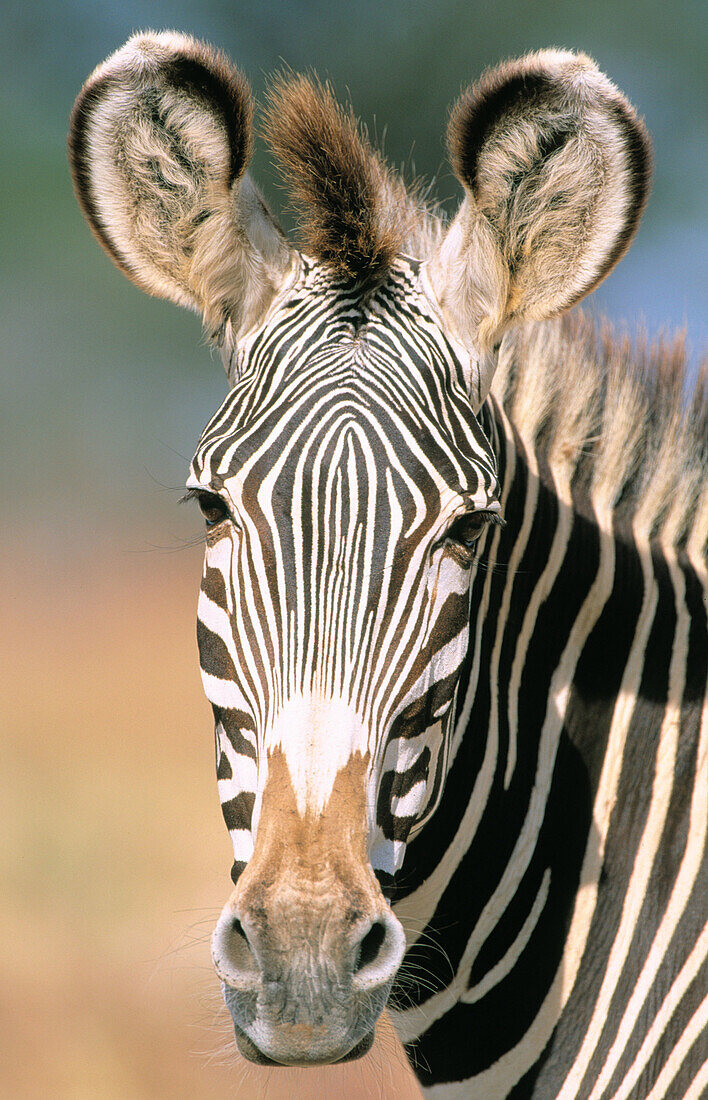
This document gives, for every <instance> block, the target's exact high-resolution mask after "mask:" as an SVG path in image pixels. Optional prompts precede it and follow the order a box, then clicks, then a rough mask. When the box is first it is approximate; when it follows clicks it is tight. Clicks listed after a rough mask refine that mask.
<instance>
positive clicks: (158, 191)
mask: <svg viewBox="0 0 708 1100" xmlns="http://www.w3.org/2000/svg"><path fill="white" fill-rule="evenodd" d="M252 114H253V108H252V102H251V95H250V91H249V88H248V85H247V83H246V81H245V80H244V79H243V77H242V76H241V75H240V73H239V72H238V71H237V70H235V69H234V68H232V66H231V65H230V64H229V62H228V61H227V60H226V58H225V57H224V56H223V55H222V54H220V53H217V52H216V51H215V50H212V49H211V48H210V47H209V46H206V45H205V44H204V43H201V42H197V41H195V40H194V39H193V38H189V37H187V36H186V35H181V34H174V33H172V32H165V33H162V34H154V33H152V32H149V33H146V34H138V35H135V36H133V37H132V38H131V39H130V40H129V41H128V42H127V43H126V44H125V46H123V47H122V49H120V50H118V52H117V53H115V54H113V55H112V56H111V57H109V58H108V60H107V61H104V63H103V64H102V65H99V67H98V68H97V69H96V70H95V72H94V73H93V74H92V75H91V76H90V77H89V79H88V80H87V82H86V84H85V85H84V87H83V89H82V90H81V93H80V94H79V96H78V98H77V100H76V103H75V104H74V110H73V112H72V116H71V127H70V133H69V159H70V163H71V171H72V176H73V180H74V187H75V189H76V194H77V197H78V200H79V203H80V205H81V208H82V210H83V213H84V215H85V217H86V219H87V221H88V223H89V225H90V226H91V229H92V230H93V232H94V234H95V235H96V237H97V238H98V240H99V242H100V243H101V245H103V247H104V248H105V250H106V252H107V253H108V254H109V256H110V257H111V259H112V260H113V261H114V262H115V263H116V264H117V266H118V267H119V268H120V269H121V270H122V271H124V272H125V274H126V275H127V276H128V277H129V278H130V279H132V280H133V281H134V282H135V283H137V284H138V286H140V287H142V288H143V290H147V291H148V292H149V293H151V294H157V295H159V296H160V297H163V298H169V299H171V300H172V301H174V302H177V303H179V304H180V305H184V306H188V307H190V308H192V309H195V310H197V311H199V312H200V313H202V314H203V317H204V321H205V324H206V325H207V327H208V328H209V330H210V332H211V334H212V335H218V334H219V333H221V332H223V329H224V327H225V326H226V325H227V324H230V325H231V326H232V327H233V331H234V332H236V333H237V332H238V331H239V329H241V330H243V329H245V328H249V327H250V326H251V325H252V324H254V323H255V322H256V321H257V320H258V318H259V316H260V315H262V313H263V312H264V311H265V309H266V308H267V306H268V304H269V302H270V300H271V299H272V297H273V294H274V293H275V292H276V291H277V290H278V288H279V286H280V285H281V284H282V282H283V280H284V278H285V274H286V272H287V271H288V269H289V267H290V265H291V261H292V254H291V252H290V249H289V248H288V246H287V245H286V243H285V241H284V238H283V236H282V234H281V233H280V230H279V229H278V228H277V226H276V225H275V223H274V221H273V219H272V218H271V217H270V215H269V213H268V211H267V210H266V207H265V205H264V204H263V202H262V200H261V199H260V197H259V195H258V193H257V192H256V190H255V188H254V186H253V184H252V183H251V182H250V181H249V179H248V177H247V176H245V175H244V170H245V168H246V165H247V163H248V160H249V157H250V153H251V140H252Z"/></svg>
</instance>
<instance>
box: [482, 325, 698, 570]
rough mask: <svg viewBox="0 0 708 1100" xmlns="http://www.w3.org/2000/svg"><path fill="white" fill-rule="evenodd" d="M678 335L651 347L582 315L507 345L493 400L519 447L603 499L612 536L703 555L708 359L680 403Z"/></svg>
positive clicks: (682, 373) (524, 330) (682, 362)
mask: <svg viewBox="0 0 708 1100" xmlns="http://www.w3.org/2000/svg"><path fill="white" fill-rule="evenodd" d="M687 363H688V361H687V356H686V349H685V344H684V340H683V337H682V336H680V335H679V336H676V337H675V338H674V339H673V340H659V341H656V342H654V343H652V344H648V343H647V340H646V338H645V337H642V338H641V339H639V340H638V341H633V340H632V339H630V337H629V336H628V335H627V334H624V335H618V334H617V333H616V332H615V331H614V330H613V329H612V327H611V326H610V325H609V324H608V323H607V322H601V323H600V322H596V321H594V320H593V319H592V318H590V317H588V316H587V315H585V314H584V313H583V312H582V311H581V312H578V313H574V314H571V315H570V316H569V317H565V318H561V319H559V320H555V321H547V322H543V323H541V324H539V323H533V324H531V323H529V324H526V325H522V326H520V327H519V328H518V329H517V330H515V331H514V332H513V333H511V334H510V335H509V337H508V338H507V339H506V340H504V342H503V344H502V347H501V350H500V353H499V366H498V368H497V372H496V374H495V376H494V382H493V385H492V395H493V396H494V397H495V398H496V399H497V400H498V401H499V402H500V404H501V405H502V407H503V409H504V411H505V413H506V414H507V415H508V417H509V419H510V421H511V422H512V423H513V425H514V429H515V431H516V432H517V433H518V435H519V436H520V438H521V440H522V441H523V443H524V445H525V446H526V447H527V448H528V449H529V450H532V451H534V452H535V453H536V454H537V455H538V456H539V457H541V458H542V459H543V461H544V462H545V463H546V464H547V466H548V468H549V470H550V472H551V473H552V474H553V475H554V476H556V477H558V476H560V477H561V479H562V480H564V481H567V482H569V483H573V484H574V485H577V486H579V487H580V486H582V487H584V489H585V491H584V492H583V493H580V494H579V495H578V498H577V499H578V500H582V499H583V498H586V499H590V497H591V496H592V497H593V498H597V497H598V496H599V497H601V498H602V499H603V500H605V501H606V502H607V506H608V510H609V512H610V513H611V514H612V522H613V524H614V526H615V529H617V530H618V531H622V530H624V531H625V532H628V531H629V527H630V526H632V528H633V530H634V535H635V537H637V536H638V535H639V534H641V535H643V536H644V537H645V538H647V539H649V538H656V539H659V540H660V541H661V542H662V543H663V544H664V545H665V546H672V547H675V548H678V549H681V548H683V547H687V546H690V547H691V549H692V552H693V553H694V554H695V556H696V557H697V558H699V559H700V558H703V557H704V555H705V554H706V551H708V482H707V481H706V459H707V458H708V361H704V362H703V364H702V365H701V367H700V369H699V372H698V376H697V379H696V383H695V386H694V387H693V390H692V393H689V397H688V400H687V398H686V378H687Z"/></svg>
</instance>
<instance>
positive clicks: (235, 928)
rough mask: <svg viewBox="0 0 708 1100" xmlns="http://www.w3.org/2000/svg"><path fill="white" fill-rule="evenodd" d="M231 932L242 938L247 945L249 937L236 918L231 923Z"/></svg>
mask: <svg viewBox="0 0 708 1100" xmlns="http://www.w3.org/2000/svg"><path fill="white" fill-rule="evenodd" d="M231 931H232V932H233V933H234V934H235V935H237V936H241V937H242V938H243V939H244V940H245V941H246V943H248V936H247V935H246V933H245V931H244V927H243V925H242V924H241V921H240V920H239V919H238V917H234V919H233V921H232V922H231Z"/></svg>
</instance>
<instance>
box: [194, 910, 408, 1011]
mask: <svg viewBox="0 0 708 1100" xmlns="http://www.w3.org/2000/svg"><path fill="white" fill-rule="evenodd" d="M347 923H348V922H347ZM261 931H262V930H261ZM342 938H343V939H348V941H349V943H348V944H341V945H340V947H341V948H344V950H341V951H336V954H337V955H338V956H339V957H340V958H341V959H342V962H343V961H344V957H346V958H347V959H348V960H349V963H348V965H346V964H345V966H344V970H345V971H347V970H348V971H349V978H350V980H351V983H352V987H353V988H354V989H356V990H358V991H360V992H364V991H373V990H375V989H377V988H378V987H380V986H384V985H386V984H387V983H389V982H391V981H393V978H394V976H395V974H396V971H397V970H398V968H399V966H400V965H401V961H402V959H403V955H404V952H405V946H406V943H405V933H404V931H403V928H402V927H401V924H400V922H399V921H398V920H397V919H396V917H395V916H394V915H393V913H392V912H391V911H390V909H388V907H386V908H385V909H381V910H380V911H378V912H377V913H376V914H375V916H373V917H370V918H365V920H364V923H363V924H362V922H361V921H360V922H358V924H357V927H356V929H352V930H351V933H350V935H349V936H347V935H345V934H343V936H342ZM263 939H264V937H263V936H262V935H260V936H259V934H258V932H257V931H256V930H255V929H252V928H251V927H250V922H249V920H248V919H247V917H246V915H245V914H241V913H240V912H239V911H238V910H236V909H235V908H233V907H232V906H231V905H228V904H227V906H226V907H225V909H224V911H223V912H222V914H221V916H220V918H219V920H218V922H217V925H216V928H215V929H214V934H213V937H212V959H213V962H214V968H215V970H216V972H217V974H218V976H219V977H220V978H221V980H222V981H223V982H225V983H226V984H227V985H229V986H231V987H232V988H233V989H237V990H244V991H245V990H253V989H256V988H257V987H258V986H259V983H260V982H261V980H262V979H263V968H264V964H265V968H266V969H270V967H269V965H268V964H269V961H270V960H269V959H268V956H269V954H270V951H269V950H268V949H267V947H266V946H265V944H264V943H263V942H261V941H262V940H263ZM291 946H292V948H293V949H294V953H297V952H298V950H299V949H301V947H302V944H292V945H291ZM321 946H322V945H320V947H321ZM313 947H314V944H313ZM330 947H331V945H330ZM279 954H280V953H279ZM326 954H329V952H326ZM321 961H322V962H324V961H325V960H324V959H322V960H321ZM332 961H333V960H332V959H330V960H329V962H330V963H331V962H332ZM342 976H343V975H342Z"/></svg>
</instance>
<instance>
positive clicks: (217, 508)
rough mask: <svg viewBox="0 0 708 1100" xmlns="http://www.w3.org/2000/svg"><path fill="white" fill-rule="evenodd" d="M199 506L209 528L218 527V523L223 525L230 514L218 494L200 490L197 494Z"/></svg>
mask: <svg viewBox="0 0 708 1100" xmlns="http://www.w3.org/2000/svg"><path fill="white" fill-rule="evenodd" d="M197 504H198V505H199V508H200V510H201V513H202V515H203V516H204V519H205V520H206V525H207V527H216V525H217V523H221V521H222V520H224V519H226V517H227V516H228V514H229V510H228V508H227V507H226V505H225V504H224V502H223V500H222V499H221V497H218V496H217V495H216V493H207V492H206V491H205V490H203V489H200V490H199V492H198V493H197Z"/></svg>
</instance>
